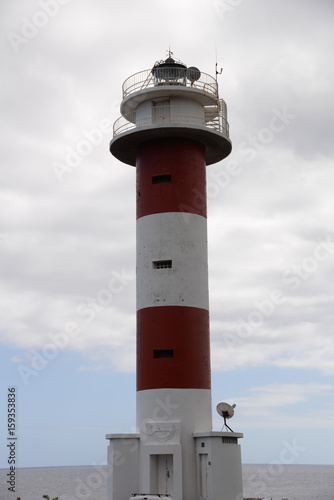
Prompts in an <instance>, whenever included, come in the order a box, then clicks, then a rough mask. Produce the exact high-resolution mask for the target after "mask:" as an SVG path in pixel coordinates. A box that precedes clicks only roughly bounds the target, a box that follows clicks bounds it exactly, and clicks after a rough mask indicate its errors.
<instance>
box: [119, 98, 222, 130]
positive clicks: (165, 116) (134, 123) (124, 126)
mask: <svg viewBox="0 0 334 500" xmlns="http://www.w3.org/2000/svg"><path fill="white" fill-rule="evenodd" d="M189 109H191V107H190V106H179V105H171V106H169V107H166V106H156V107H155V108H154V113H153V114H152V115H151V116H146V117H144V118H136V111H131V112H130V113H127V114H125V115H124V116H121V117H119V118H118V119H117V120H116V121H115V123H114V128H113V131H114V137H115V136H117V135H119V134H122V133H123V132H127V131H128V130H131V129H134V128H136V129H138V128H140V127H147V126H150V125H154V126H159V125H164V126H166V125H167V126H174V125H193V126H200V127H205V128H209V129H213V130H216V131H217V132H220V133H222V134H224V135H225V136H227V137H229V124H228V121H227V109H226V104H225V102H224V101H223V100H220V101H218V105H217V106H204V117H198V116H192V115H190V114H189ZM167 110H168V112H166V111H167ZM173 111H176V112H175V113H173Z"/></svg>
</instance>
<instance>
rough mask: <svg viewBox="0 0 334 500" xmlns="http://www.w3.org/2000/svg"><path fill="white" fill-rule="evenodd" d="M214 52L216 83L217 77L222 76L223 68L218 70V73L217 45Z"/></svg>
mask: <svg viewBox="0 0 334 500" xmlns="http://www.w3.org/2000/svg"><path fill="white" fill-rule="evenodd" d="M215 51H216V81H217V76H218V75H221V74H222V72H223V68H220V70H219V71H218V62H217V59H218V58H217V45H215Z"/></svg>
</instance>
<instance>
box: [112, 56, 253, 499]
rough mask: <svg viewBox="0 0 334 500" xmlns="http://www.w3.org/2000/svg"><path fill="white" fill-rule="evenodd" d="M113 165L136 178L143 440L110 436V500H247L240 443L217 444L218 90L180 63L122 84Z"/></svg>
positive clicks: (222, 124)
mask: <svg viewBox="0 0 334 500" xmlns="http://www.w3.org/2000/svg"><path fill="white" fill-rule="evenodd" d="M121 115H122V116H121V117H120V118H119V119H118V120H117V121H116V122H115V124H114V136H113V139H112V141H111V143H110V151H111V153H112V154H113V155H114V156H115V157H116V158H117V159H119V160H120V161H122V162H123V163H126V164H128V165H132V166H134V167H136V175H137V185H136V197H137V340H136V342H137V433H136V434H122V435H120V434H108V435H107V436H106V437H107V439H108V440H109V447H108V464H109V472H110V473H109V475H108V477H109V479H108V481H109V483H108V500H129V498H130V497H136V498H137V499H139V498H148V499H149V498H152V496H153V497H154V496H156V495H160V497H161V496H164V495H168V496H170V497H172V498H173V499H174V500H197V499H198V500H200V499H201V498H206V499H211V500H241V499H242V475H241V454H240V446H239V444H238V439H239V438H241V437H243V435H242V434H240V433H234V432H213V431H212V414H211V374H210V338H209V301H208V258H207V203H206V165H210V164H213V163H216V162H218V161H220V160H222V159H224V158H226V157H227V156H228V155H229V153H230V152H231V148H232V146H231V142H230V139H229V132H228V122H227V109H226V104H225V102H224V101H223V100H222V99H219V95H218V85H217V80H216V79H215V78H213V77H212V76H210V75H207V74H205V73H203V72H200V70H199V69H198V68H196V67H187V66H186V65H184V64H183V63H181V62H180V61H175V60H174V59H173V58H172V57H171V54H169V57H168V58H167V59H166V60H165V61H159V62H157V63H156V64H155V65H154V66H153V68H152V69H150V70H146V71H141V72H139V73H136V74H134V75H132V76H131V77H129V78H128V79H127V80H126V81H125V82H124V84H123V100H122V103H121Z"/></svg>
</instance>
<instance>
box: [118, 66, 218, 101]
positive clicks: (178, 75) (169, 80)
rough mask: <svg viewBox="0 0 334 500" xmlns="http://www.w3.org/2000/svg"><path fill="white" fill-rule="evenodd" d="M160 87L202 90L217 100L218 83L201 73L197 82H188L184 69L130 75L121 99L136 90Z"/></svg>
mask: <svg viewBox="0 0 334 500" xmlns="http://www.w3.org/2000/svg"><path fill="white" fill-rule="evenodd" d="M161 85H174V86H175V85H177V86H180V85H181V86H184V87H191V88H193V89H198V90H202V92H205V93H206V94H209V95H210V96H214V97H215V98H216V99H218V83H217V80H215V79H214V78H213V76H211V75H208V74H206V73H201V76H200V77H199V79H198V80H189V79H188V78H187V77H186V72H185V70H184V69H182V68H181V69H180V68H174V67H164V68H162V69H155V70H152V69H146V70H144V71H140V72H139V73H135V74H134V75H131V76H130V77H129V78H127V79H126V80H125V82H124V83H123V86H122V91H123V99H124V98H125V97H127V96H128V95H130V94H132V93H133V92H137V91H138V90H142V89H146V88H150V87H157V86H161Z"/></svg>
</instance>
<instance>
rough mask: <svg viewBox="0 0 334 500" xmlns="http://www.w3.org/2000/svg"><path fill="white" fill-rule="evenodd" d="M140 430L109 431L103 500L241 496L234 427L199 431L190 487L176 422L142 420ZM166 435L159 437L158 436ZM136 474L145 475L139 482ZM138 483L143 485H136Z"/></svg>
mask: <svg viewBox="0 0 334 500" xmlns="http://www.w3.org/2000/svg"><path fill="white" fill-rule="evenodd" d="M146 426H147V430H148V434H146V436H147V437H146V438H145V439H143V436H142V437H140V435H139V434H108V435H107V436H106V438H107V439H109V442H110V443H109V447H108V464H109V474H108V496H107V498H108V500H129V499H130V498H131V497H137V496H138V497H139V496H144V497H146V498H148V499H149V497H150V496H156V495H160V496H164V495H167V496H168V497H170V498H171V499H173V500H202V499H208V500H242V499H243V491H242V470H241V453H240V445H239V444H238V439H239V438H242V437H243V434H241V433H235V432H212V431H210V432H199V433H194V434H193V436H192V444H193V448H194V450H195V469H196V470H195V474H194V477H193V478H192V481H193V486H194V491H195V493H194V492H193V493H192V494H191V495H189V493H187V492H185V491H184V486H185V485H184V484H183V479H182V478H183V465H182V462H183V456H182V455H183V454H182V445H181V441H182V439H181V437H182V429H181V422H177V421H176V422H170V421H169V422H166V423H165V424H163V423H161V422H159V423H151V424H149V423H147V424H146ZM166 435H170V438H169V439H168V440H165V441H163V442H161V441H159V439H157V436H160V438H163V439H165V437H166ZM140 477H142V478H145V479H144V481H142V480H140ZM141 483H142V484H141Z"/></svg>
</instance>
